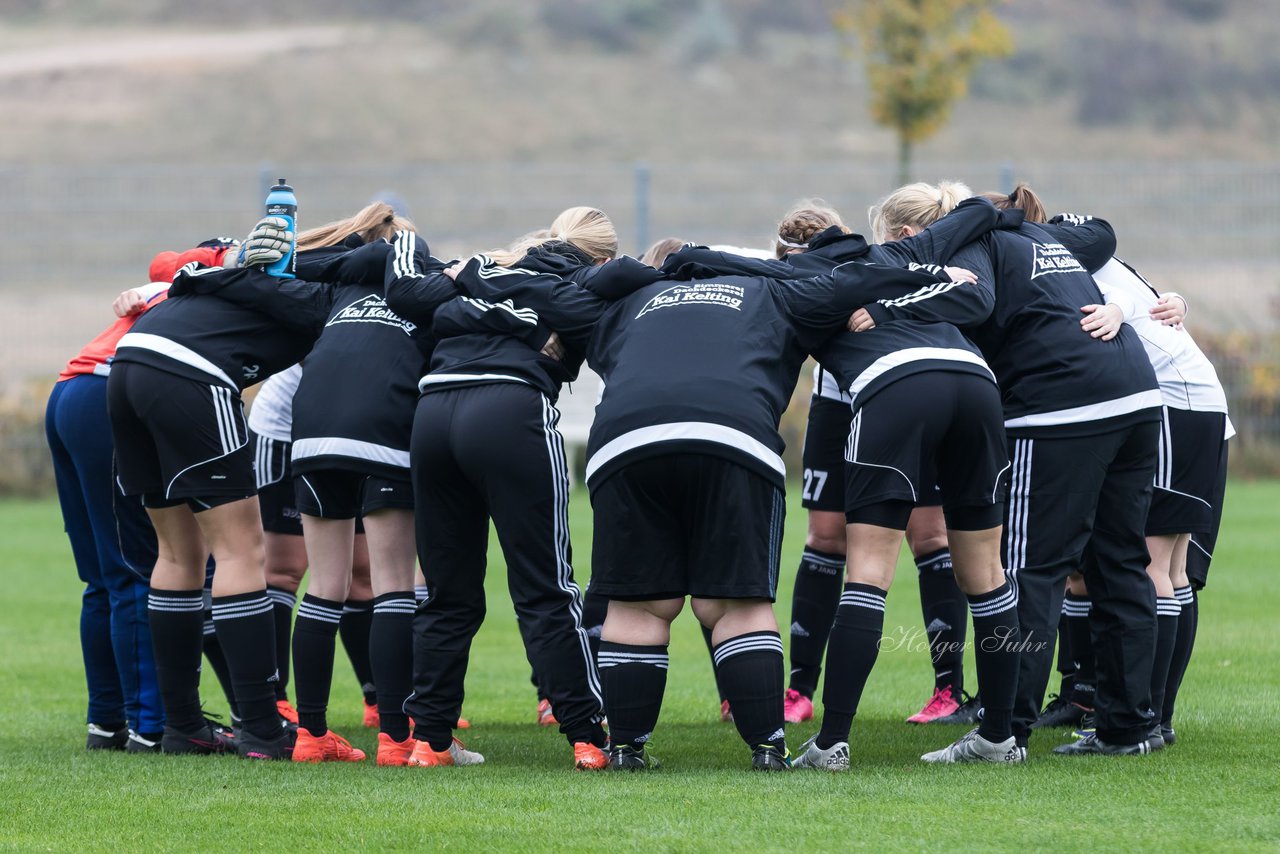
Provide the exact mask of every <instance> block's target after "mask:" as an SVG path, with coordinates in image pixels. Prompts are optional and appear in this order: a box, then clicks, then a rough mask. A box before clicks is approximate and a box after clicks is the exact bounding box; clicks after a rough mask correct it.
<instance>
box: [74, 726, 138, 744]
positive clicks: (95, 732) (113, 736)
mask: <svg viewBox="0 0 1280 854" xmlns="http://www.w3.org/2000/svg"><path fill="white" fill-rule="evenodd" d="M128 741H129V728H128V727H127V726H121V727H120V728H119V729H111V728H109V727H101V726H98V725H97V724H89V734H88V735H87V736H86V737H85V740H84V749H85V750H124V748H125V745H126V744H127V743H128Z"/></svg>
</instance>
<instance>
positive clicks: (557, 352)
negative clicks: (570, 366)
mask: <svg viewBox="0 0 1280 854" xmlns="http://www.w3.org/2000/svg"><path fill="white" fill-rule="evenodd" d="M540 352H541V353H542V355H544V356H550V357H551V358H553V359H555V360H556V361H557V362H562V361H564V344H562V343H560V336H559V335H557V334H555V333H554V332H552V333H551V337H550V338H548V339H547V343H546V344H543V345H542V350H541V351H540Z"/></svg>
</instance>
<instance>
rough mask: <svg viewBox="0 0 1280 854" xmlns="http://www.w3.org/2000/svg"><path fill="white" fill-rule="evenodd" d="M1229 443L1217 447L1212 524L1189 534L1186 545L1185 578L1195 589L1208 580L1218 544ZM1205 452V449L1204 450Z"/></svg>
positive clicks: (1202, 585)
mask: <svg viewBox="0 0 1280 854" xmlns="http://www.w3.org/2000/svg"><path fill="white" fill-rule="evenodd" d="M1229 444H1230V443H1229V442H1228V441H1227V440H1226V439H1223V440H1222V445H1221V447H1219V449H1218V454H1217V456H1218V482H1217V483H1216V484H1214V487H1213V496H1212V498H1211V499H1210V502H1211V503H1212V504H1213V526H1212V527H1211V528H1210V529H1209V531H1208V532H1207V533H1204V534H1196V533H1193V534H1192V535H1191V545H1190V546H1188V547H1187V578H1188V579H1190V581H1191V586H1192V587H1194V588H1195V589H1196V590H1203V589H1204V585H1205V583H1206V582H1207V581H1208V580H1209V564H1210V563H1212V561H1213V550H1214V548H1215V547H1216V546H1217V544H1218V529H1219V528H1220V527H1221V526H1222V504H1223V499H1225V498H1226V495H1227V446H1228V445H1229ZM1206 452H1207V451H1206Z"/></svg>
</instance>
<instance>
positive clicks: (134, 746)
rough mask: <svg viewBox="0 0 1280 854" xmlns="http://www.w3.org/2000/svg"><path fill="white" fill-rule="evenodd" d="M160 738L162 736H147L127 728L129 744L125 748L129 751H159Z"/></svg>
mask: <svg viewBox="0 0 1280 854" xmlns="http://www.w3.org/2000/svg"><path fill="white" fill-rule="evenodd" d="M161 738H163V736H158V737H155V738H147V737H146V736H144V735H142V734H141V733H139V732H134V731H133V730H129V746H128V747H126V748H125V750H127V751H129V752H130V753H159V752H160V739H161Z"/></svg>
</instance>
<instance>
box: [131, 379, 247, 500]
mask: <svg viewBox="0 0 1280 854" xmlns="http://www.w3.org/2000/svg"><path fill="white" fill-rule="evenodd" d="M107 409H108V412H109V413H110V416H111V433H112V436H113V438H114V439H115V446H116V475H117V478H118V479H119V483H120V488H121V489H122V490H123V491H124V493H125V494H126V495H141V496H142V501H143V504H144V505H146V506H148V507H172V506H175V505H177V504H181V503H184V502H185V503H187V504H189V505H190V506H191V508H192V509H193V510H196V511H199V510H205V509H208V508H210V507H216V506H218V505H220V504H228V503H230V502H232V501H238V500H240V499H242V498H249V497H251V496H252V495H253V494H254V493H255V492H256V491H257V481H256V479H255V477H254V471H253V448H252V446H251V445H250V444H249V427H248V424H246V423H245V418H244V406H243V405H242V404H241V402H240V393H239V392H238V391H236V390H235V389H233V388H228V387H227V386H225V385H220V384H217V383H202V382H199V381H197V380H191V379H187V378H186V377H180V376H177V375H176V374H171V373H168V372H167V371H162V370H160V369H158V368H153V367H151V366H150V365H142V364H137V363H134V362H120V363H117V364H115V365H113V366H112V369H111V377H110V379H109V381H108V383H107Z"/></svg>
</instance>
